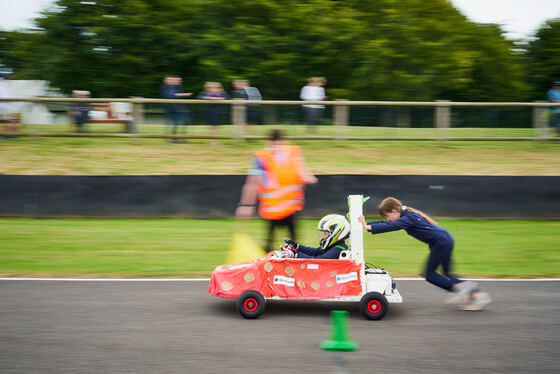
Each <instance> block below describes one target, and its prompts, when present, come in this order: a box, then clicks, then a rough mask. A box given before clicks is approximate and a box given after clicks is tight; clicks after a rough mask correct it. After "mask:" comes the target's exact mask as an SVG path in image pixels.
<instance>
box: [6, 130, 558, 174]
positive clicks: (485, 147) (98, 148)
mask: <svg viewBox="0 0 560 374" xmlns="http://www.w3.org/2000/svg"><path fill="white" fill-rule="evenodd" d="M61 126H62V125H61ZM96 126H97V127H95V128H94V129H93V130H94V131H101V130H102V131H109V129H112V130H114V131H115V132H117V131H120V130H119V129H120V127H114V128H111V126H112V125H96ZM154 126H155V125H154ZM271 128H272V126H259V127H256V128H254V129H253V132H259V134H262V135H264V134H268V132H269V131H270V129H271ZM283 128H284V130H285V133H286V134H291V135H303V134H305V128H304V127H303V126H295V125H294V126H284V127H283ZM66 129H67V126H66ZM150 131H151V130H150ZM153 131H159V132H163V131H164V127H163V126H159V127H158V126H155V128H154V129H153ZM208 131H209V130H208V129H207V128H206V127H205V126H190V127H189V128H188V132H189V134H203V133H208ZM333 131H334V130H333V128H332V127H331V126H320V127H319V129H318V133H319V134H320V135H328V134H330V133H332V132H333ZM433 131H434V129H402V128H369V127H350V128H348V135H359V136H406V135H409V136H412V135H418V136H430V135H431V133H432V132H433ZM219 132H220V133H222V134H230V133H231V132H232V128H231V126H222V127H220V129H219ZM531 132H532V129H472V128H469V129H450V134H451V135H457V136H464V135H468V136H490V135H491V134H493V135H502V136H530V135H531ZM432 135H433V134H432ZM216 142H217V143H218V144H217V145H211V144H210V143H211V142H210V141H208V140H189V142H187V143H179V144H171V143H169V142H168V140H166V139H118V138H117V139H116V138H110V139H108V138H34V137H29V138H28V137H20V138H12V139H0V157H1V159H2V160H4V162H3V163H1V164H0V174H25V175H159V174H166V175H167V174H246V173H247V169H248V168H249V166H250V160H251V157H252V155H253V153H254V152H255V151H257V150H258V149H259V148H261V147H262V146H263V142H262V141H251V142H247V143H242V142H239V141H236V140H229V139H228V140H218V141H216ZM292 143H294V144H298V145H300V146H302V152H303V155H304V156H305V159H306V162H307V164H308V166H309V167H310V168H311V170H312V171H313V172H314V173H316V174H385V175H387V174H393V175H395V174H439V175H442V174H447V175H560V142H534V141H449V142H441V141H345V142H342V141H333V140H298V141H293V142H292Z"/></svg>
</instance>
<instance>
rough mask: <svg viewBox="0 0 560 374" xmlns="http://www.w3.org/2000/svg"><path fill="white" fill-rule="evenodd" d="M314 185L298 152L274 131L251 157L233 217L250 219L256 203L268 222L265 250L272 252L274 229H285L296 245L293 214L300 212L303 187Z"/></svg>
mask: <svg viewBox="0 0 560 374" xmlns="http://www.w3.org/2000/svg"><path fill="white" fill-rule="evenodd" d="M314 183H317V178H316V177H315V176H314V175H313V174H312V173H311V172H310V171H309V170H308V169H307V168H306V167H305V165H304V163H303V158H302V156H301V151H300V148H299V147H298V146H293V145H288V144H287V143H285V142H284V140H283V139H282V134H281V132H280V130H274V131H272V134H271V137H270V141H269V143H268V146H267V147H266V148H264V149H261V150H260V151H258V152H256V153H255V157H254V159H253V167H252V168H251V169H250V170H249V175H248V176H247V179H246V181H245V185H244V186H243V190H242V192H241V199H240V202H239V206H238V208H237V210H236V212H235V215H236V217H237V218H248V217H250V216H252V215H253V214H254V212H255V207H256V205H257V199H258V203H259V210H258V212H259V215H260V216H261V217H262V218H263V219H265V220H266V221H268V237H267V241H266V247H265V249H266V250H267V251H271V250H273V249H274V248H273V242H274V231H275V229H276V228H277V227H287V228H288V230H289V231H290V238H291V239H293V240H296V241H297V239H295V238H297V235H296V214H297V212H298V211H300V210H302V209H303V205H304V202H305V198H304V193H305V185H306V184H314Z"/></svg>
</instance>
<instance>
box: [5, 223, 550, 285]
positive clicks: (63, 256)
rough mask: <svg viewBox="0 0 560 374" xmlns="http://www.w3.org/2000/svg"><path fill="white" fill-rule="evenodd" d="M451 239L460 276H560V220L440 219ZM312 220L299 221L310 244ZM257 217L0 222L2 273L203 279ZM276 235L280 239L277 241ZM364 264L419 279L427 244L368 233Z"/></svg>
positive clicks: (259, 231)
mask: <svg viewBox="0 0 560 374" xmlns="http://www.w3.org/2000/svg"><path fill="white" fill-rule="evenodd" d="M440 224H441V225H442V226H443V227H445V228H447V229H448V230H449V231H450V232H451V233H452V234H453V236H454V237H455V241H456V245H455V251H454V256H455V262H454V265H455V271H456V272H457V273H458V274H460V275H462V276H470V277H498V278H519V277H522V278H534V277H558V276H560V251H558V243H559V239H560V234H559V233H560V222H559V221H470V220H441V221H440ZM315 225H316V221H314V220H301V221H300V225H299V232H300V235H301V242H302V243H304V244H309V245H315V244H316V242H317V236H316V232H315ZM264 229H265V227H264V224H263V222H262V221H260V220H252V221H243V222H241V223H240V222H239V221H238V222H235V221H231V220H190V219H105V220H103V219H23V218H21V219H0V237H1V238H2V244H1V245H0V275H1V276H8V277H24V276H30V277H40V276H49V277H207V276H209V275H210V273H211V271H212V270H213V269H214V267H216V266H217V265H220V264H222V263H224V262H225V261H226V258H227V254H228V247H229V244H230V241H231V238H232V234H233V232H234V231H235V230H238V231H247V232H249V233H250V235H251V236H252V237H253V238H254V239H255V241H257V242H258V243H262V242H263V240H264ZM280 239H281V235H279V237H278V243H279V244H280ZM364 246H365V249H366V251H365V257H366V262H369V263H371V264H374V265H378V266H382V267H385V268H387V269H388V270H389V271H390V272H391V274H392V275H393V276H412V277H416V276H418V274H419V273H420V272H421V270H422V267H423V264H424V262H425V260H426V257H427V255H428V249H427V246H426V245H424V244H423V243H421V242H419V241H417V240H415V239H413V238H412V237H410V236H408V235H406V233H405V232H403V231H400V232H393V233H387V234H383V235H376V236H373V235H370V234H366V235H365V240H364Z"/></svg>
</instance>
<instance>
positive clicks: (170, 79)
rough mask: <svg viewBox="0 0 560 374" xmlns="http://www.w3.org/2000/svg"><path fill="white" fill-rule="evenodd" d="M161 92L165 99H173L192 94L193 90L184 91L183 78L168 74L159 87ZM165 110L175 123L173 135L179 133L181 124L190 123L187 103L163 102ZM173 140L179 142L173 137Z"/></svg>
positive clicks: (168, 118) (168, 117) (166, 114)
mask: <svg viewBox="0 0 560 374" xmlns="http://www.w3.org/2000/svg"><path fill="white" fill-rule="evenodd" d="M159 93H160V96H161V97H162V98H163V99H171V100H174V99H182V98H185V97H189V96H191V95H192V93H191V92H183V86H182V78H181V77H178V76H175V75H168V76H166V77H165V78H164V79H163V84H162V85H161V86H160V87H159ZM163 110H164V111H165V116H166V118H167V120H168V121H169V122H170V123H171V124H172V125H173V130H172V134H173V135H175V134H177V133H178V129H179V126H183V128H185V126H186V125H188V124H189V123H190V120H189V112H188V110H187V108H186V106H185V105H182V104H176V103H169V104H163ZM183 132H186V131H183ZM172 142H177V139H172Z"/></svg>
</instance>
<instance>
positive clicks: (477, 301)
mask: <svg viewBox="0 0 560 374" xmlns="http://www.w3.org/2000/svg"><path fill="white" fill-rule="evenodd" d="M491 302H492V298H491V297H490V295H489V294H487V293H486V292H475V293H473V294H472V297H471V302H470V303H469V304H466V305H461V306H460V307H459V308H461V309H462V310H471V311H475V310H481V309H482V308H484V307H485V306H486V305H488V304H490V303H491Z"/></svg>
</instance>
